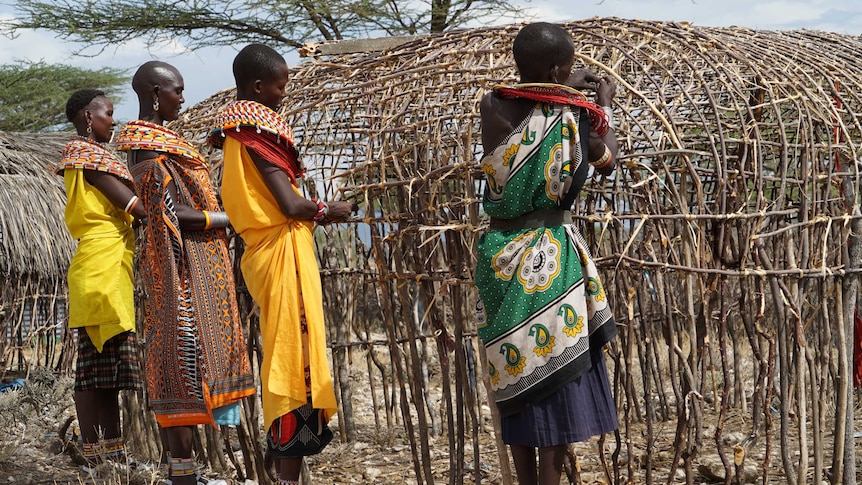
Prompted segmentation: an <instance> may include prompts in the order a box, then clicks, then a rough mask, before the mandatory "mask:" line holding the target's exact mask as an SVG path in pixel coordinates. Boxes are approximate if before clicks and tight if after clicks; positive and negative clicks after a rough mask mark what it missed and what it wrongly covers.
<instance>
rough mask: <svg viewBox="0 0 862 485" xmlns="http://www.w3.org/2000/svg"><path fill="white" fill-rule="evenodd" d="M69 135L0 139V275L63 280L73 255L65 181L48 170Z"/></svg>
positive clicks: (5, 135)
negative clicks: (64, 219)
mask: <svg viewBox="0 0 862 485" xmlns="http://www.w3.org/2000/svg"><path fill="white" fill-rule="evenodd" d="M68 140H69V134H68V133H0V275H2V276H3V277H4V278H8V281H14V280H18V279H20V278H23V277H25V276H27V275H33V276H36V277H38V278H39V279H42V280H45V281H48V282H50V283H51V284H53V282H55V281H58V280H64V279H65V276H66V268H67V267H68V266H69V260H70V259H71V257H72V254H73V253H74V250H75V244H74V241H72V238H71V236H69V232H68V230H66V225H65V224H64V222H63V210H64V209H65V205H66V195H65V190H64V188H63V178H62V177H59V176H57V175H55V174H54V173H53V171H51V168H52V167H53V165H54V164H55V163H57V161H58V160H59V159H60V154H61V152H62V150H63V146H64V145H65V144H66V142H67V141H68Z"/></svg>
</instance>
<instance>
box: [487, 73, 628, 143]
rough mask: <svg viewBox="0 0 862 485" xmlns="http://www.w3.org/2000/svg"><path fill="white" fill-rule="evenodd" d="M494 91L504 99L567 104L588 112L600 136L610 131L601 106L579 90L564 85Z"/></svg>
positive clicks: (518, 87)
mask: <svg viewBox="0 0 862 485" xmlns="http://www.w3.org/2000/svg"><path fill="white" fill-rule="evenodd" d="M494 91H495V92H496V93H497V94H499V95H500V96H503V97H504V98H524V99H530V100H532V101H541V102H544V103H556V104H565V105H569V106H577V107H579V108H584V109H585V110H587V114H588V115H589V116H590V123H591V124H592V125H593V129H594V130H596V133H598V134H599V136H602V137H603V136H605V135H607V134H608V131H610V129H611V126H610V124H609V123H608V117H607V115H606V114H605V111H604V110H603V109H602V107H601V106H599V105H597V104H596V103H593V102H590V101H588V100H587V97H586V96H584V94H583V93H581V92H580V91H578V90H577V89H574V88H571V87H569V86H564V85H562V84H516V85H514V86H499V87H496V88H494Z"/></svg>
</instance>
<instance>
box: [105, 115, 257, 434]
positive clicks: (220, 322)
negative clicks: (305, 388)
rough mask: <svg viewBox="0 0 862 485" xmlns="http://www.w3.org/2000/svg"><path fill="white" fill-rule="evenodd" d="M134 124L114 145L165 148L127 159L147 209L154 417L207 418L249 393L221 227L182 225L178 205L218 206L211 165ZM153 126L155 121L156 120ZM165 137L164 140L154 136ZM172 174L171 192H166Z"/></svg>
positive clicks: (191, 421)
mask: <svg viewBox="0 0 862 485" xmlns="http://www.w3.org/2000/svg"><path fill="white" fill-rule="evenodd" d="M145 127H146V125H144V124H141V123H137V128H136V129H134V130H131V129H129V130H127V129H124V130H123V131H122V132H121V133H122V134H123V136H121V138H120V141H119V143H118V144H119V145H120V146H122V147H126V148H127V149H138V148H136V147H141V148H145V149H147V150H155V151H157V152H160V153H162V154H161V155H160V156H159V157H158V158H154V159H149V160H142V161H139V162H138V163H136V164H135V165H133V166H132V175H133V176H134V179H135V182H136V184H137V186H138V193H139V196H140V198H141V201H142V202H143V204H144V207H145V208H146V211H147V218H148V224H147V225H146V226H145V230H144V232H143V243H142V250H141V258H140V267H141V268H142V269H144V270H143V271H141V274H142V276H143V280H144V287H145V290H146V292H147V299H146V302H145V315H144V340H145V342H146V378H147V388H148V391H149V398H150V404H151V406H152V408H153V410H154V411H155V414H156V419H157V421H158V423H159V425H160V426H163V427H170V426H188V425H195V424H214V421H213V416H212V409H213V408H217V407H222V406H225V405H228V404H232V403H234V402H236V401H237V400H239V399H241V398H243V397H245V396H250V395H252V394H254V378H253V376H252V373H251V366H250V365H249V361H248V357H247V353H246V345H245V339H244V337H243V331H242V326H241V323H240V319H239V312H238V308H237V304H236V295H235V287H234V279H233V273H232V271H231V268H230V255H229V253H228V247H227V235H226V233H225V231H224V229H210V230H205V231H189V230H183V229H181V228H180V224H179V219H178V218H177V213H176V207H175V204H176V203H179V204H183V205H186V206H189V207H191V208H192V209H195V210H209V211H218V210H219V205H218V201H217V199H216V194H215V190H214V188H213V186H212V182H211V181H210V178H209V169H208V167H207V166H206V164H204V163H202V161H201V160H202V159H199V158H197V157H194V156H188V157H187V156H184V155H182V153H184V150H177V149H176V147H182V145H183V144H186V145H187V143H186V142H185V140H182V139H171V138H170V137H171V136H172V135H171V134H170V133H148V130H146V129H144V128H145ZM153 127H155V128H153V130H155V131H158V130H160V129H161V128H160V127H157V126H156V125H153ZM166 138H167V139H168V142H167V143H166V144H165V145H164V146H162V145H159V144H158V143H157V140H165V139H166ZM172 182H173V184H174V186H175V187H176V191H177V198H178V200H176V201H174V200H173V199H172V197H171V194H170V192H169V191H168V186H169V185H170V184H171V183H172Z"/></svg>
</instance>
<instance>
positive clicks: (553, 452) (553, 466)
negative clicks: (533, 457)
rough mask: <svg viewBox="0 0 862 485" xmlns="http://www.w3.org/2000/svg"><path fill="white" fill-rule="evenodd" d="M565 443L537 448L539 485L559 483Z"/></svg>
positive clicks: (558, 484) (564, 455)
mask: <svg viewBox="0 0 862 485" xmlns="http://www.w3.org/2000/svg"><path fill="white" fill-rule="evenodd" d="M565 457H566V445H558V446H547V447H544V448H539V485H560V476H562V474H563V460H564V459H565Z"/></svg>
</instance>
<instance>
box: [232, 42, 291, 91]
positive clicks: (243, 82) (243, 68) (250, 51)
mask: <svg viewBox="0 0 862 485" xmlns="http://www.w3.org/2000/svg"><path fill="white" fill-rule="evenodd" d="M286 65H287V61H285V60H284V57H282V56H281V54H279V53H278V52H276V51H275V49H273V48H271V47H269V46H266V45H264V44H249V45H247V46H245V47H243V49H242V50H241V51H239V53H238V54H237V55H236V58H234V60H233V77H234V79H235V80H236V85H237V87H242V88H244V89H247V88H248V87H249V85H250V84H252V83H254V82H255V81H256V80H262V81H269V80H272V79H275V78H276V77H277V76H278V75H279V74H280V73H281V69H282V68H283V66H286Z"/></svg>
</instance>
